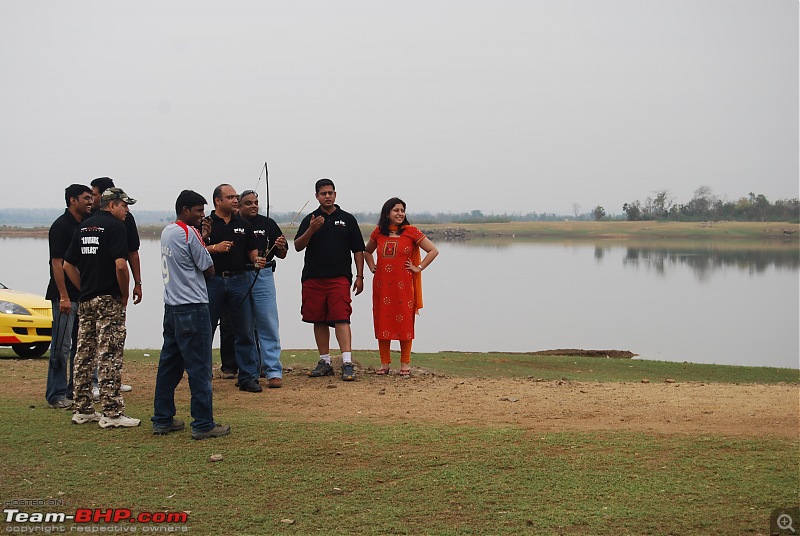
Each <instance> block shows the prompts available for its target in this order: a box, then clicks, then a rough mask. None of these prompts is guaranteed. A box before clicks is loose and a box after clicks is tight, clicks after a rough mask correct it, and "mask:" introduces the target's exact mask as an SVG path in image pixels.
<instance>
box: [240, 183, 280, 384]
mask: <svg viewBox="0 0 800 536" xmlns="http://www.w3.org/2000/svg"><path fill="white" fill-rule="evenodd" d="M239 214H240V215H241V216H242V217H243V218H244V219H245V220H247V221H248V222H250V224H251V225H252V226H253V233H254V234H255V238H256V247H257V248H258V255H259V257H264V258H265V259H266V261H267V264H266V266H265V268H264V269H263V270H256V271H253V272H250V281H251V283H250V284H251V286H252V290H251V291H250V303H252V305H253V317H254V320H255V326H256V343H257V344H256V346H257V349H258V355H259V357H260V359H259V363H260V365H261V376H262V377H264V378H266V379H267V387H270V388H273V389H274V388H278V387H282V386H283V365H282V364H281V339H280V336H279V334H278V325H279V324H278V300H277V296H276V293H275V278H274V275H273V272H274V271H275V259H276V258H278V259H285V258H286V252H287V246H286V237H285V236H283V232H282V231H281V229H280V227H278V224H277V223H275V220H273V219H272V218H270V217H268V216H264V215H262V214H259V213H258V194H257V193H256V192H254V191H253V190H245V191H244V192H242V195H241V197H240V198H239Z"/></svg>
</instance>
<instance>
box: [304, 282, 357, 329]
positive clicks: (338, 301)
mask: <svg viewBox="0 0 800 536" xmlns="http://www.w3.org/2000/svg"><path fill="white" fill-rule="evenodd" d="M352 301H353V300H352V297H351V296H350V281H348V280H347V278H346V277H334V278H326V279H306V280H305V281H303V305H301V307H300V314H301V315H302V317H303V322H309V323H312V324H319V323H325V324H328V325H332V324H337V323H345V324H349V323H350V314H351V313H352V312H353V307H352V306H351V305H350V304H351V303H352Z"/></svg>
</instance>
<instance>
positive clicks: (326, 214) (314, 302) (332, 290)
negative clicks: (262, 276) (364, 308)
mask: <svg viewBox="0 0 800 536" xmlns="http://www.w3.org/2000/svg"><path fill="white" fill-rule="evenodd" d="M315 189H316V198H317V201H319V208H318V209H317V210H315V211H314V212H312V213H311V214H309V215H308V216H306V217H305V218H303V221H302V222H300V227H299V228H298V229H297V235H296V236H295V239H294V248H295V250H297V251H303V250H304V249H305V250H306V253H305V263H304V265H303V275H302V283H303V304H302V306H301V313H302V316H303V322H309V323H311V324H314V339H315V341H316V343H317V349H318V350H319V362H318V363H317V366H316V368H315V369H314V370H313V371H311V373H310V374H309V375H310V376H311V377H312V378H317V377H320V376H332V375H333V367H332V366H331V354H330V350H331V349H330V336H331V335H330V329H329V328H330V327H333V328H334V331H335V333H336V340H337V341H338V342H339V349H340V350H341V352H342V380H344V381H353V380H355V379H356V373H355V367H354V365H353V362H352V347H351V345H352V334H351V332H350V314H351V313H352V307H351V306H350V303H351V301H352V299H351V297H350V285H351V284H352V286H353V290H354V291H355V293H356V296H357V295H359V294H361V292H362V291H363V290H364V238H363V237H362V236H361V230H360V229H359V228H358V222H357V221H356V219H355V218H354V217H353V215H352V214H350V213H348V212H345V211H344V210H342V209H341V208H339V205H337V204H335V201H336V188H335V186H334V185H333V181H332V180H330V179H327V178H323V179H320V180H318V181H317V183H316V185H315ZM351 253H352V260H354V261H355V265H356V277H355V281H353V272H352V268H351V264H352V261H351V258H350V255H351Z"/></svg>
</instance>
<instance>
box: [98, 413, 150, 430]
mask: <svg viewBox="0 0 800 536" xmlns="http://www.w3.org/2000/svg"><path fill="white" fill-rule="evenodd" d="M139 423H141V421H140V420H139V419H131V418H130V417H126V416H125V415H120V416H119V417H105V416H104V417H102V418H101V419H100V423H99V424H100V428H133V427H135V426H139Z"/></svg>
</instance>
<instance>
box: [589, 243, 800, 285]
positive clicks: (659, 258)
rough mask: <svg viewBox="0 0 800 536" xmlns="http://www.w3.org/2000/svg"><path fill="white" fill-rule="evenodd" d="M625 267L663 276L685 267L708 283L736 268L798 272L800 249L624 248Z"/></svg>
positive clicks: (599, 250) (598, 254) (599, 251)
mask: <svg viewBox="0 0 800 536" xmlns="http://www.w3.org/2000/svg"><path fill="white" fill-rule="evenodd" d="M604 249H606V248H604V247H601V246H596V247H595V258H596V259H598V260H602V258H603V253H602V251H603V250H604ZM622 263H623V265H624V266H626V267H634V268H639V267H644V268H647V269H650V270H654V271H655V273H657V274H659V275H665V274H666V273H667V272H668V271H669V269H671V268H673V269H674V268H681V267H688V268H689V269H691V270H692V272H693V273H694V274H695V276H696V277H697V279H698V280H699V281H707V280H709V279H710V278H711V275H712V273H713V272H714V271H716V270H719V269H721V268H729V267H730V268H736V269H738V270H742V271H744V272H746V273H748V274H764V273H765V272H767V270H768V269H770V268H775V269H779V270H793V271H797V269H798V267H800V249H797V248H769V249H738V248H737V249H728V248H719V247H714V246H711V245H710V246H707V247H693V248H687V247H680V248H664V247H658V248H647V247H626V254H625V257H624V258H623V260H622Z"/></svg>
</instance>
